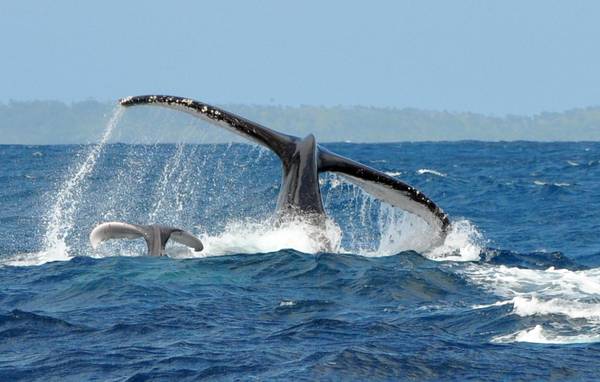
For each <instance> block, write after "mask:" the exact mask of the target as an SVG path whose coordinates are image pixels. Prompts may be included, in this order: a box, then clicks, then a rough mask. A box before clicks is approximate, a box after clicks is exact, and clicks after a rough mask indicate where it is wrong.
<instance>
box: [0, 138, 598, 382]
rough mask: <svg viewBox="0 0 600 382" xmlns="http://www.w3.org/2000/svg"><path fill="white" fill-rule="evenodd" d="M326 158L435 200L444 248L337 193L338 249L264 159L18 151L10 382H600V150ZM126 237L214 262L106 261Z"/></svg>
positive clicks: (527, 146) (175, 257)
mask: <svg viewBox="0 0 600 382" xmlns="http://www.w3.org/2000/svg"><path fill="white" fill-rule="evenodd" d="M325 146H326V147H327V148H329V149H331V150H333V151H335V152H338V153H340V154H342V155H345V156H348V157H351V158H353V159H355V160H358V161H360V162H363V163H366V164H368V165H370V166H373V167H376V168H378V169H381V170H382V171H386V172H388V173H389V174H390V175H392V176H396V177H398V178H399V179H402V180H403V181H405V182H408V183H410V184H412V185H414V186H416V187H417V188H419V189H420V190H422V191H423V192H425V193H426V194H427V195H428V196H429V197H431V198H432V199H433V200H435V201H436V202H437V203H438V204H439V205H440V206H442V207H443V208H444V209H445V210H446V212H448V213H449V215H450V217H451V219H452V221H453V231H452V233H451V234H450V236H449V237H448V239H447V240H446V242H445V243H444V245H442V246H441V247H437V248H430V247H428V244H427V243H428V241H427V240H428V238H429V236H428V234H427V229H426V228H427V227H424V226H423V224H421V223H420V222H419V221H418V219H417V220H415V218H413V217H411V216H410V215H405V214H403V213H402V212H401V211H395V210H394V209H392V208H390V207H388V206H385V205H382V204H380V203H379V202H378V201H376V200H374V199H372V198H370V197H369V196H368V195H366V194H364V193H363V192H361V191H360V190H359V189H357V188H355V187H353V186H351V185H349V184H347V183H345V182H343V179H341V178H338V177H335V176H331V175H324V176H322V179H321V181H322V189H323V199H324V201H325V204H326V208H327V210H328V212H329V214H330V216H331V217H332V220H333V222H334V223H332V226H331V227H330V230H328V231H327V232H326V235H328V236H329V237H330V238H332V240H333V241H334V242H337V243H338V245H337V247H336V248H337V249H336V250H335V251H334V253H323V252H320V249H319V243H318V242H315V237H316V236H317V235H314V232H312V231H311V228H310V227H306V226H305V225H303V223H302V222H290V223H289V224H288V225H284V226H281V227H280V226H273V225H272V224H271V223H270V220H269V216H270V214H271V213H272V211H273V210H274V208H275V199H276V196H277V191H278V184H279V180H280V176H281V174H280V165H279V163H278V160H277V159H276V158H275V157H274V156H273V155H272V154H271V153H269V152H267V151H265V150H262V149H259V148H257V147H254V146H249V145H244V144H219V145H209V144H183V143H180V144H145V145H126V144H109V145H104V146H93V145H91V146H90V145H84V146H0V236H1V237H2V238H3V240H2V241H1V242H0V264H1V265H0V380H6V381H9V380H10V381H18V380H27V381H30V380H40V381H41V380H43V381H49V380H60V381H64V380H73V381H80V380H118V381H121V380H131V381H142V380H199V379H203V378H206V379H210V380H212V379H215V380H244V381H245V380H315V379H318V380H405V379H417V380H465V379H473V380H548V379H554V380H565V379H566V380H597V379H598V377H599V376H600V373H599V372H598V368H597V364H596V362H597V360H598V357H600V344H598V342H599V341H600V268H598V266H599V265H600V260H599V259H600V237H599V236H598V230H599V228H600V227H599V226H600V219H599V217H600V212H599V210H600V209H599V207H600V187H599V186H600V182H599V180H598V179H600V144H599V143H589V142H581V143H531V142H513V143H504V142H500V143H482V142H457V143H386V144H352V143H336V144H325ZM111 220H119V221H121V220H122V221H129V222H136V223H142V224H146V223H150V222H156V223H164V224H172V225H175V226H178V227H181V228H184V229H187V230H190V231H192V232H194V233H195V234H197V235H198V236H199V237H201V238H202V240H203V241H204V243H205V246H206V249H205V251H204V252H202V253H200V254H194V253H191V252H187V251H186V250H185V249H184V248H181V247H176V246H173V247H170V248H169V255H170V256H169V257H162V258H150V257H146V256H142V255H143V254H144V252H145V247H144V244H143V243H142V242H137V241H130V242H129V241H120V242H119V241H111V242H108V243H106V244H105V245H103V246H101V247H100V248H99V249H97V250H93V249H92V248H91V246H90V244H89V242H88V234H89V232H90V230H91V229H92V228H93V227H94V225H95V224H97V223H100V222H104V221H111Z"/></svg>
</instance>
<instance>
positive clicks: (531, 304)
mask: <svg viewBox="0 0 600 382" xmlns="http://www.w3.org/2000/svg"><path fill="white" fill-rule="evenodd" d="M465 275H466V276H467V277H468V278H469V279H470V280H471V281H472V282H474V283H475V284H477V285H479V286H480V287H482V288H484V289H487V290H489V291H491V292H493V293H494V294H496V295H498V296H500V297H502V298H503V300H500V301H498V302H496V303H495V304H490V305H482V306H475V307H474V308H475V309H480V308H487V307H490V306H501V305H512V306H513V309H512V311H511V313H512V314H514V315H517V316H519V317H529V318H530V319H531V318H533V319H535V320H539V321H541V323H540V324H538V325H537V326H536V327H534V328H533V329H525V330H521V331H518V332H515V333H512V334H509V335H503V336H498V337H496V338H495V339H494V341H496V342H513V341H526V342H537V343H556V344H559V343H564V344H568V343H579V342H596V341H598V340H599V339H600V269H590V270H581V271H571V270H568V269H555V268H548V269H546V270H533V269H521V268H515V267H506V266H503V265H501V266H492V265H485V264H477V265H475V264H474V265H472V266H470V267H467V268H466V270H465ZM565 320H566V322H567V324H565V323H564V321H565ZM542 324H543V327H542V326H541V325H542Z"/></svg>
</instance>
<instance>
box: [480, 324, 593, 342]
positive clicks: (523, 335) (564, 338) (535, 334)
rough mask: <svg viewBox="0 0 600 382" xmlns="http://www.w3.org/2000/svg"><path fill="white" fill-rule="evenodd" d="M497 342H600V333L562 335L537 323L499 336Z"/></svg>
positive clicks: (495, 339)
mask: <svg viewBox="0 0 600 382" xmlns="http://www.w3.org/2000/svg"><path fill="white" fill-rule="evenodd" d="M492 342H495V343H510V342H530V343H536V344H556V345H566V344H580V343H590V342H600V334H574V335H560V334H556V333H554V332H553V331H551V330H546V329H544V327H543V326H542V325H536V326H534V327H533V328H531V329H523V330H519V331H517V332H515V333H511V334H508V335H504V336H497V337H494V338H493V339H492Z"/></svg>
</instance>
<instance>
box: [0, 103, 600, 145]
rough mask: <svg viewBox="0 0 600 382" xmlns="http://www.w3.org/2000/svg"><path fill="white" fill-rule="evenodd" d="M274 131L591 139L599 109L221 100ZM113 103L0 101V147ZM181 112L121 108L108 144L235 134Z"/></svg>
mask: <svg viewBox="0 0 600 382" xmlns="http://www.w3.org/2000/svg"><path fill="white" fill-rule="evenodd" d="M222 107H224V108H225V109H227V110H231V111H233V112H235V113H237V114H239V115H241V116H243V117H245V118H248V119H251V120H254V121H257V122H259V123H261V124H263V125H265V126H269V127H271V128H274V129H276V130H280V131H283V132H287V133H291V134H295V135H298V136H304V135H307V134H310V133H313V134H315V136H316V137H317V139H318V140H319V141H322V142H340V141H351V142H390V141H455V140H482V141H500V140H503V141H511V140H530V141H595V140H600V107H588V108H580V109H573V110H568V111H565V112H560V113H541V114H538V115H534V116H514V115H508V116H503V117H499V116H486V115H482V114H476V113H469V112H447V111H428V110H418V109H411V108H404V109H397V108H381V107H365V106H333V107H325V106H294V107H292V106H261V105H222ZM116 108H118V106H115V104H114V103H110V102H99V101H93V100H88V101H82V102H74V103H71V104H67V103H63V102H59V101H11V102H8V103H4V104H2V103H0V132H1V134H0V144H78V143H91V142H95V141H97V140H98V138H99V137H100V135H101V133H102V131H103V130H104V128H105V126H106V123H107V121H108V119H109V118H110V116H111V115H112V113H113V111H114V110H115V109H116ZM196 125H202V122H200V121H198V120H196V119H194V118H192V117H190V116H188V115H186V114H183V113H177V112H173V111H170V110H165V109H161V108H150V107H140V108H135V109H131V110H128V111H127V112H126V113H124V115H123V118H122V120H121V122H120V123H119V127H118V129H117V130H118V131H116V132H115V134H114V136H113V141H118V142H127V143H131V142H133V143H135V142H142V143H144V142H176V141H180V140H184V141H190V142H207V143H212V142H224V141H231V140H234V141H238V140H239V138H238V137H235V136H231V135H227V134H224V133H223V132H222V131H220V129H215V128H198V126H196Z"/></svg>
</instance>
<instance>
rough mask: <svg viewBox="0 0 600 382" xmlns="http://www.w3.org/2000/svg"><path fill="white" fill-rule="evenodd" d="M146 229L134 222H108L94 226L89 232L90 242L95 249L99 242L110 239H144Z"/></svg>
mask: <svg viewBox="0 0 600 382" xmlns="http://www.w3.org/2000/svg"><path fill="white" fill-rule="evenodd" d="M146 236H147V230H146V228H145V227H144V226H139V225H136V224H129V223H121V222H109V223H102V224H100V225H98V226H96V227H95V228H94V229H93V230H92V232H91V233H90V243H91V244H92V248H94V249H96V247H98V245H99V244H100V243H102V242H103V241H106V240H110V239H137V238H140V237H143V238H144V239H146Z"/></svg>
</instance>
